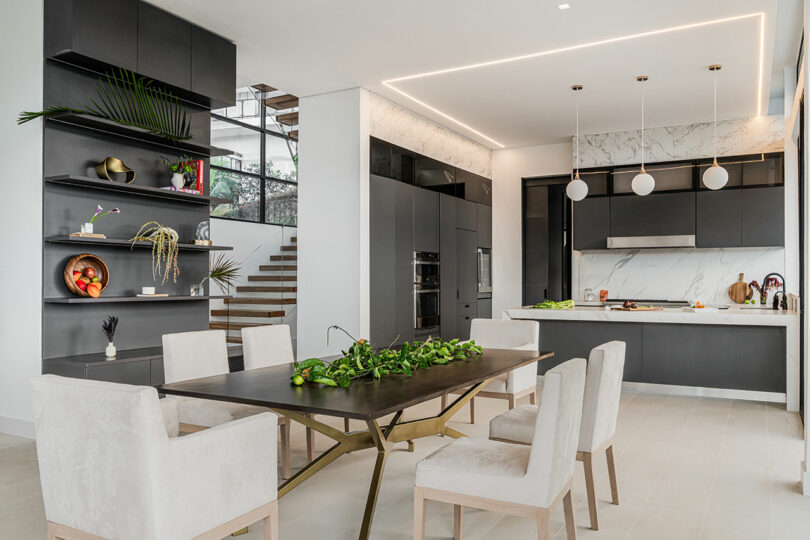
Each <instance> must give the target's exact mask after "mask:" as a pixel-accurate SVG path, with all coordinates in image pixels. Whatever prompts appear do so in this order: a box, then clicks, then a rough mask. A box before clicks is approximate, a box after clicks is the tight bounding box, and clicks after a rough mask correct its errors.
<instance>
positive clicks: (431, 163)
mask: <svg viewBox="0 0 810 540" xmlns="http://www.w3.org/2000/svg"><path fill="white" fill-rule="evenodd" d="M415 169H416V178H415V182H414V183H415V184H416V185H417V186H419V187H423V188H427V189H430V190H432V191H438V192H439V193H446V194H448V195H456V185H455V181H456V168H455V167H453V166H452V165H448V164H447V163H442V162H441V161H438V160H435V159H432V158H429V157H426V156H420V155H417V156H416V163H415Z"/></svg>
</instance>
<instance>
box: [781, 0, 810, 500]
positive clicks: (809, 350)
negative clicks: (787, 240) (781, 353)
mask: <svg viewBox="0 0 810 540" xmlns="http://www.w3.org/2000/svg"><path fill="white" fill-rule="evenodd" d="M808 16H810V10H808V0H805V1H804V18H803V20H804V37H803V40H804V43H803V44H802V51H804V52H803V58H802V66H801V71H802V73H803V74H804V85H803V88H802V91H803V92H804V95H805V96H808V95H809V94H808V88H809V87H810V85H808V82H807V75H808V74H807V45H808V39H807V30H808V28H810V24H808ZM808 109H809V108H808V107H807V105H806V104H805V109H804V125H805V137H804V139H805V140H804V149H803V153H804V156H803V158H804V159H803V161H804V171H803V177H804V186H805V190H804V200H802V201H801V202H800V204H801V205H802V209H803V212H804V216H805V220H804V261H802V262H803V265H804V290H805V295H806V294H807V293H806V291H810V289H808V287H810V279H808V268H810V266H808V264H810V223H808V221H807V216H808V209H809V208H810V205H808V198H810V193H808V191H810V190H808V189H806V188H807V185H808V183H807V179H808V178H810V164H809V163H808V161H807V160H808V158H810V152H808V148H807V147H808V144H807V136H806V134H807V126H808V125H810V124H808V123H807V122H808V121H810V111H809V110H808ZM786 136H787V134H786ZM801 303H802V306H801V307H802V310H803V311H804V324H803V325H802V328H801V329H800V332H802V334H803V335H804V351H803V353H804V411H805V414H804V456H803V458H804V459H803V460H802V463H801V480H802V491H803V493H804V494H805V495H810V471H808V464H810V426H808V425H807V420H808V415H807V410H808V406H810V385H808V383H810V373H808V360H810V343H808V341H810V340H808V337H810V334H808V326H809V325H810V320H808V319H809V318H808V311H807V299H806V298H802V299H801Z"/></svg>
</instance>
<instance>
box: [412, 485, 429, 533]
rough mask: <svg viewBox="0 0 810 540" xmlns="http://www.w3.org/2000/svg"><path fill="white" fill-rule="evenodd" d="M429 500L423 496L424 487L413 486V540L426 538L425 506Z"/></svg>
mask: <svg viewBox="0 0 810 540" xmlns="http://www.w3.org/2000/svg"><path fill="white" fill-rule="evenodd" d="M426 504H427V501H425V498H424V497H423V496H422V489H421V488H418V487H414V488H413V540H424V538H425V506H426Z"/></svg>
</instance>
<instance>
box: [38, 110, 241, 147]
mask: <svg viewBox="0 0 810 540" xmlns="http://www.w3.org/2000/svg"><path fill="white" fill-rule="evenodd" d="M45 120H47V121H48V122H53V123H57V124H65V125H68V126H74V127H79V128H84V129H92V130H94V131H100V132H102V133H107V134H109V135H115V136H117V137H124V138H127V139H134V140H136V141H141V142H146V143H149V144H153V145H155V146H161V147H163V148H171V149H172V150H179V151H182V152H185V153H188V154H193V155H195V156H200V157H211V156H227V155H228V154H231V153H232V152H231V151H230V150H226V149H225V148H217V147H216V146H209V145H207V144H202V143H198V142H194V141H193V139H191V140H188V141H172V140H170V139H167V138H166V137H163V136H162V135H158V134H156V133H152V132H150V131H148V130H146V129H143V128H139V127H135V126H127V125H124V124H119V123H118V122H114V121H112V120H107V119H105V118H98V117H96V116H91V115H89V114H78V113H60V114H57V115H54V116H47V117H45Z"/></svg>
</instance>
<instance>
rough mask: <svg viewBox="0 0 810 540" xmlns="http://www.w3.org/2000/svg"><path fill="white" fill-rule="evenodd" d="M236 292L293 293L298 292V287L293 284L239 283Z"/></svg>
mask: <svg viewBox="0 0 810 540" xmlns="http://www.w3.org/2000/svg"><path fill="white" fill-rule="evenodd" d="M236 292H238V293H240V292H280V293H285V292H288V293H294V292H298V287H294V286H286V287H285V286H281V287H278V286H271V285H255V286H253V285H239V286H237V287H236Z"/></svg>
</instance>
